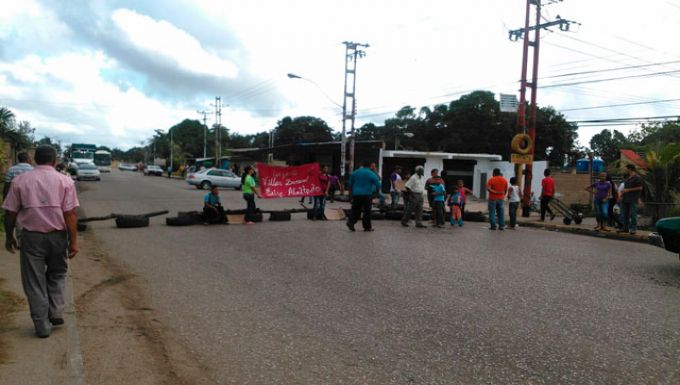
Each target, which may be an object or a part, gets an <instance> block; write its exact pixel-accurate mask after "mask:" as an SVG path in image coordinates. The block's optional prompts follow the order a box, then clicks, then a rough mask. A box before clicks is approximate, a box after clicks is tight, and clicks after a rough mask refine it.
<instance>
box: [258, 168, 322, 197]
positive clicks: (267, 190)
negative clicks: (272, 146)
mask: <svg viewBox="0 0 680 385" xmlns="http://www.w3.org/2000/svg"><path fill="white" fill-rule="evenodd" d="M257 174H258V177H259V179H260V194H261V195H262V197H263V198H287V197H306V196H317V195H323V190H322V189H321V182H320V181H319V175H320V174H321V171H320V169H319V164H318V163H309V164H303V165H302V166H290V167H280V166H270V165H268V164H265V163H258V164H257Z"/></svg>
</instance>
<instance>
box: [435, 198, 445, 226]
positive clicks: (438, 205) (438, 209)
mask: <svg viewBox="0 0 680 385" xmlns="http://www.w3.org/2000/svg"><path fill="white" fill-rule="evenodd" d="M432 206H433V207H432V214H433V215H434V223H435V224H436V225H438V226H442V225H444V202H442V201H433V202H432Z"/></svg>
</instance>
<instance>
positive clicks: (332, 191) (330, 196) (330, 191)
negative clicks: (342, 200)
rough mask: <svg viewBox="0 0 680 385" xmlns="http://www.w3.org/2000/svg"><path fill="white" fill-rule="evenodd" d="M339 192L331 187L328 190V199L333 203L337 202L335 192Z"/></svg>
mask: <svg viewBox="0 0 680 385" xmlns="http://www.w3.org/2000/svg"><path fill="white" fill-rule="evenodd" d="M337 190H338V189H337V188H336V187H334V186H331V187H329V188H328V199H330V200H331V202H335V192H336V191H337Z"/></svg>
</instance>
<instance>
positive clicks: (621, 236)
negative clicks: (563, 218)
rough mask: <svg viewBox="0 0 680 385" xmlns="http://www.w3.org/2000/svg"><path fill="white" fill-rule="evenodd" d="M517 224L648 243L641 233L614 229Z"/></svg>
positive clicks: (530, 223)
mask: <svg viewBox="0 0 680 385" xmlns="http://www.w3.org/2000/svg"><path fill="white" fill-rule="evenodd" d="M517 224H518V225H520V226H522V227H533V228H536V229H543V230H552V231H562V232H565V233H572V234H580V235H588V236H591V237H597V238H607V239H615V240H619V241H628V242H638V243H649V242H648V240H647V236H646V235H642V234H635V235H630V234H625V233H620V234H617V233H616V231H613V230H612V231H611V232H609V233H604V232H600V231H595V230H590V229H584V228H582V227H567V226H560V225H551V224H546V223H534V222H517Z"/></svg>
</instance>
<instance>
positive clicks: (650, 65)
mask: <svg viewBox="0 0 680 385" xmlns="http://www.w3.org/2000/svg"><path fill="white" fill-rule="evenodd" d="M677 63H680V60H672V61H666V62H659V63H650V64H639V65H631V66H624V67H616V68H607V69H600V70H591V71H581V72H571V73H566V74H560V75H553V76H546V77H543V78H542V79H554V78H561V77H567V76H579V75H588V74H596V73H602V72H612V71H623V70H631V69H637V68H645V67H653V66H660V65H667V64H677Z"/></svg>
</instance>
